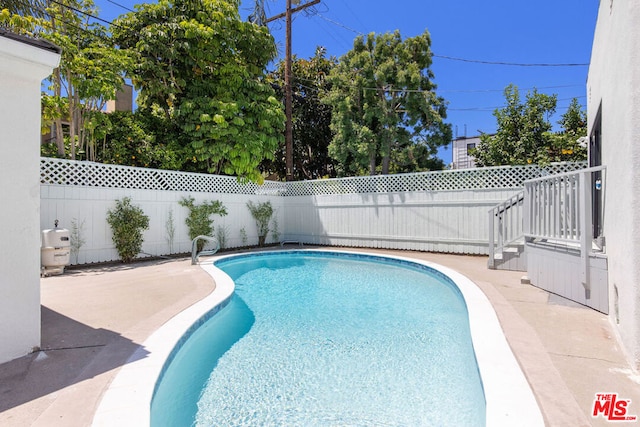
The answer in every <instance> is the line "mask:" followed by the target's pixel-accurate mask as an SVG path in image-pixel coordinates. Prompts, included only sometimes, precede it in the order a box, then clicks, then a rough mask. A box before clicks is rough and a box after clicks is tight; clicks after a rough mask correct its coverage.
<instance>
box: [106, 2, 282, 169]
mask: <svg viewBox="0 0 640 427" xmlns="http://www.w3.org/2000/svg"><path fill="white" fill-rule="evenodd" d="M238 6H239V0H196V1H193V0H160V1H159V2H158V3H157V4H156V3H154V4H143V5H140V6H138V9H137V11H136V12H133V13H129V14H126V15H124V16H122V17H121V18H119V19H118V20H117V21H116V26H114V28H113V33H114V37H115V39H116V40H117V42H118V44H119V45H120V46H122V47H126V48H131V49H132V50H135V52H137V57H136V67H135V69H134V70H133V71H132V73H131V79H132V81H133V83H134V85H135V86H136V88H137V89H138V90H139V92H138V105H139V106H140V108H141V109H143V110H147V111H148V112H149V114H152V115H155V116H156V117H157V118H159V119H160V118H162V120H164V121H166V122H167V125H166V126H165V127H164V129H166V130H167V131H168V132H170V133H169V135H165V137H167V136H168V137H171V138H175V139H176V141H179V143H180V144H181V145H182V146H183V147H184V151H183V152H182V154H183V155H184V159H183V163H184V165H186V166H187V169H189V165H191V167H192V169H195V170H206V171H208V172H212V173H225V174H228V175H232V174H235V175H237V176H239V177H241V178H248V179H250V180H254V181H261V180H262V176H261V174H260V171H259V169H258V165H259V163H260V162H261V161H262V160H263V158H265V157H266V158H272V157H273V153H274V152H275V151H276V149H277V147H278V142H279V141H280V139H281V138H282V132H283V129H284V114H283V111H282V104H281V103H280V102H279V101H278V99H277V98H276V97H275V96H274V95H275V94H274V90H273V89H272V87H271V86H270V85H269V84H268V83H267V82H266V81H265V79H264V70H265V67H266V65H267V64H268V63H269V61H271V60H272V59H273V58H274V56H275V53H276V48H275V43H274V40H273V37H272V36H271V35H270V34H269V32H268V30H267V29H266V28H264V27H260V26H258V25H255V24H251V23H248V22H242V21H241V20H240V16H239V13H238Z"/></svg>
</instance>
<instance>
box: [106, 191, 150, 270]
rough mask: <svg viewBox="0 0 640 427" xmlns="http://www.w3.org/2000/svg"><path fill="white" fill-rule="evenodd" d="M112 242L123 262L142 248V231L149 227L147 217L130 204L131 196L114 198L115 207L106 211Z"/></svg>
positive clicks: (132, 257) (127, 260)
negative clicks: (119, 198)
mask: <svg viewBox="0 0 640 427" xmlns="http://www.w3.org/2000/svg"><path fill="white" fill-rule="evenodd" d="M107 222H108V223H109V225H110V226H111V231H112V233H113V234H112V238H113V243H114V244H115V245H116V249H117V250H118V255H119V256H120V259H121V260H122V261H123V262H131V260H133V259H134V258H135V257H136V255H138V253H139V252H140V249H141V248H142V242H143V240H144V239H143V236H142V231H143V230H147V229H148V228H149V217H148V216H146V215H145V214H144V212H143V211H142V209H141V208H139V207H138V206H132V205H131V198H129V197H124V198H123V199H122V200H116V208H115V209H114V210H108V211H107Z"/></svg>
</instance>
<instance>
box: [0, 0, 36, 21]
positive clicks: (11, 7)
mask: <svg viewBox="0 0 640 427" xmlns="http://www.w3.org/2000/svg"><path fill="white" fill-rule="evenodd" d="M46 7H47V1H46V0H0V10H2V9H7V10H8V11H9V13H12V14H16V15H20V16H24V17H28V16H33V17H37V18H42V17H43V16H44V11H45V8H46ZM0 26H2V24H0Z"/></svg>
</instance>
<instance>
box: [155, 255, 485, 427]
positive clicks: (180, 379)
mask: <svg viewBox="0 0 640 427" xmlns="http://www.w3.org/2000/svg"><path fill="white" fill-rule="evenodd" d="M216 266H217V267H218V268H220V269H222V270H223V271H225V272H226V273H227V274H228V275H229V276H231V278H232V279H233V280H234V281H235V282H236V290H235V294H234V296H233V297H232V298H231V300H230V301H229V303H228V305H227V306H226V307H225V308H223V309H222V310H220V311H219V312H218V313H216V314H215V315H214V316H212V317H211V318H210V319H209V320H207V321H206V322H205V323H204V324H203V325H202V326H201V327H199V328H198V329H197V330H196V331H195V332H193V333H192V334H191V336H190V337H189V339H188V340H187V341H186V342H185V343H184V345H182V347H181V348H180V349H179V351H177V352H176V353H175V356H174V357H173V360H172V362H171V364H170V365H169V366H168V368H167V369H166V370H165V372H164V375H163V377H162V380H161V382H160V383H159V384H158V386H157V389H156V393H155V395H154V398H153V402H152V412H151V421H152V425H154V426H164V425H166V426H188V425H197V426H482V425H484V424H485V400H484V394H483V390H482V383H481V379H480V376H479V373H478V367H477V364H476V361H475V356H474V353H473V347H472V343H471V336H470V332H469V321H468V316H467V310H466V306H465V303H464V300H463V298H462V296H461V294H460V292H459V291H458V289H457V288H456V287H455V285H454V284H452V283H451V282H450V281H449V280H448V279H447V278H446V277H443V276H442V275H441V274H440V273H438V272H435V271H432V270H430V269H428V268H427V267H423V266H417V265H412V264H411V263H404V262H398V261H387V260H383V258H377V257H363V256H360V255H358V256H356V255H345V254H331V253H325V252H285V253H271V254H258V255H251V256H239V257H231V258H227V259H224V260H221V261H218V262H217V263H216Z"/></svg>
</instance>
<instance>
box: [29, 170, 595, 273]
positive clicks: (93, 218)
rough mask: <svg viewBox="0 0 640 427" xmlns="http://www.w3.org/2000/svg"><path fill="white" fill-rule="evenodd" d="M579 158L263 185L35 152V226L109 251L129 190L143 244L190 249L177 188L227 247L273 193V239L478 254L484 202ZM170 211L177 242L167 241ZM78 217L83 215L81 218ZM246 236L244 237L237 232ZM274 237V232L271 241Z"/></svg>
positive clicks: (156, 250) (151, 249) (108, 256)
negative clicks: (76, 234) (204, 211)
mask: <svg viewBox="0 0 640 427" xmlns="http://www.w3.org/2000/svg"><path fill="white" fill-rule="evenodd" d="M585 166H586V165H585V164H584V163H577V164H571V163H567V164H554V165H551V166H549V167H547V168H539V167H537V166H519V167H497V168H484V169H469V170H456V171H442V172H427V173H415V174H403V175H385V176H373V177H357V178H342V179H329V180H316V181H303V182H292V183H282V182H273V181H266V182H265V183H264V184H263V185H256V184H253V183H249V184H241V183H239V182H238V181H237V180H236V178H234V177H228V176H218V175H207V174H197V173H185V172H174V171H163V170H153V169H145V168H132V167H126V166H117V165H105V164H99V163H91V162H77V161H68V160H59V159H49V158H43V159H41V183H42V185H41V226H42V228H50V227H51V226H52V224H53V222H54V220H56V219H58V220H60V223H61V225H62V226H63V227H66V228H68V227H70V225H71V223H72V221H73V220H76V222H84V224H85V227H86V230H85V234H86V236H87V237H88V238H87V243H86V245H85V246H84V247H83V249H81V251H80V256H79V259H78V262H79V263H85V262H100V261H109V260H113V259H115V257H116V252H115V248H114V247H113V244H112V242H111V232H110V228H109V226H108V225H107V224H106V221H105V219H106V213H107V211H108V210H109V209H111V208H112V207H113V206H114V203H115V200H117V199H120V198H122V197H131V198H132V200H133V203H134V204H136V205H139V206H140V207H141V208H142V209H143V210H144V211H145V213H147V214H148V215H149V217H150V227H149V230H147V231H146V232H145V243H144V245H143V251H144V252H146V253H149V254H153V255H166V254H169V253H173V252H185V251H188V250H190V245H189V238H188V232H187V229H186V226H185V225H184V219H185V215H186V209H185V208H183V207H181V206H180V205H179V201H180V200H181V198H182V197H186V196H190V195H192V196H194V197H195V199H196V200H197V201H198V202H200V201H205V200H213V199H215V200H220V201H221V202H223V204H224V205H225V206H226V207H227V209H228V211H229V215H228V216H226V217H224V218H217V219H216V226H217V227H223V228H224V229H227V230H228V239H229V246H228V247H234V246H244V245H245V244H254V243H255V241H256V240H257V230H256V229H255V223H254V221H253V219H252V218H251V216H250V215H249V212H248V210H247V207H246V203H247V201H249V200H252V201H271V203H272V205H273V206H274V209H276V211H277V214H276V217H277V218H278V225H279V231H280V239H284V240H289V239H291V240H299V241H302V242H305V243H317V244H328V245H345V246H359V247H380V248H396V249H413V250H426V251H435V252H457V253H475V254H484V253H487V250H488V237H487V227H486V215H487V211H488V209H489V208H490V207H491V206H493V205H495V204H497V203H499V202H500V201H502V200H504V199H505V198H507V197H510V196H511V195H512V194H513V193H514V192H516V191H518V190H519V189H520V188H522V186H523V182H524V181H525V180H528V179H531V178H535V177H541V176H545V175H550V174H555V173H560V172H567V171H574V170H576V169H582V168H584V167H585ZM170 212H173V215H174V219H175V225H176V241H175V242H174V244H173V249H172V248H171V247H172V246H171V244H169V242H168V241H167V236H166V223H167V220H168V218H169V214H170ZM85 221H86V222H85ZM243 230H244V231H246V235H248V242H247V243H245V242H244V238H243V233H242V231H243ZM272 241H273V240H272Z"/></svg>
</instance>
